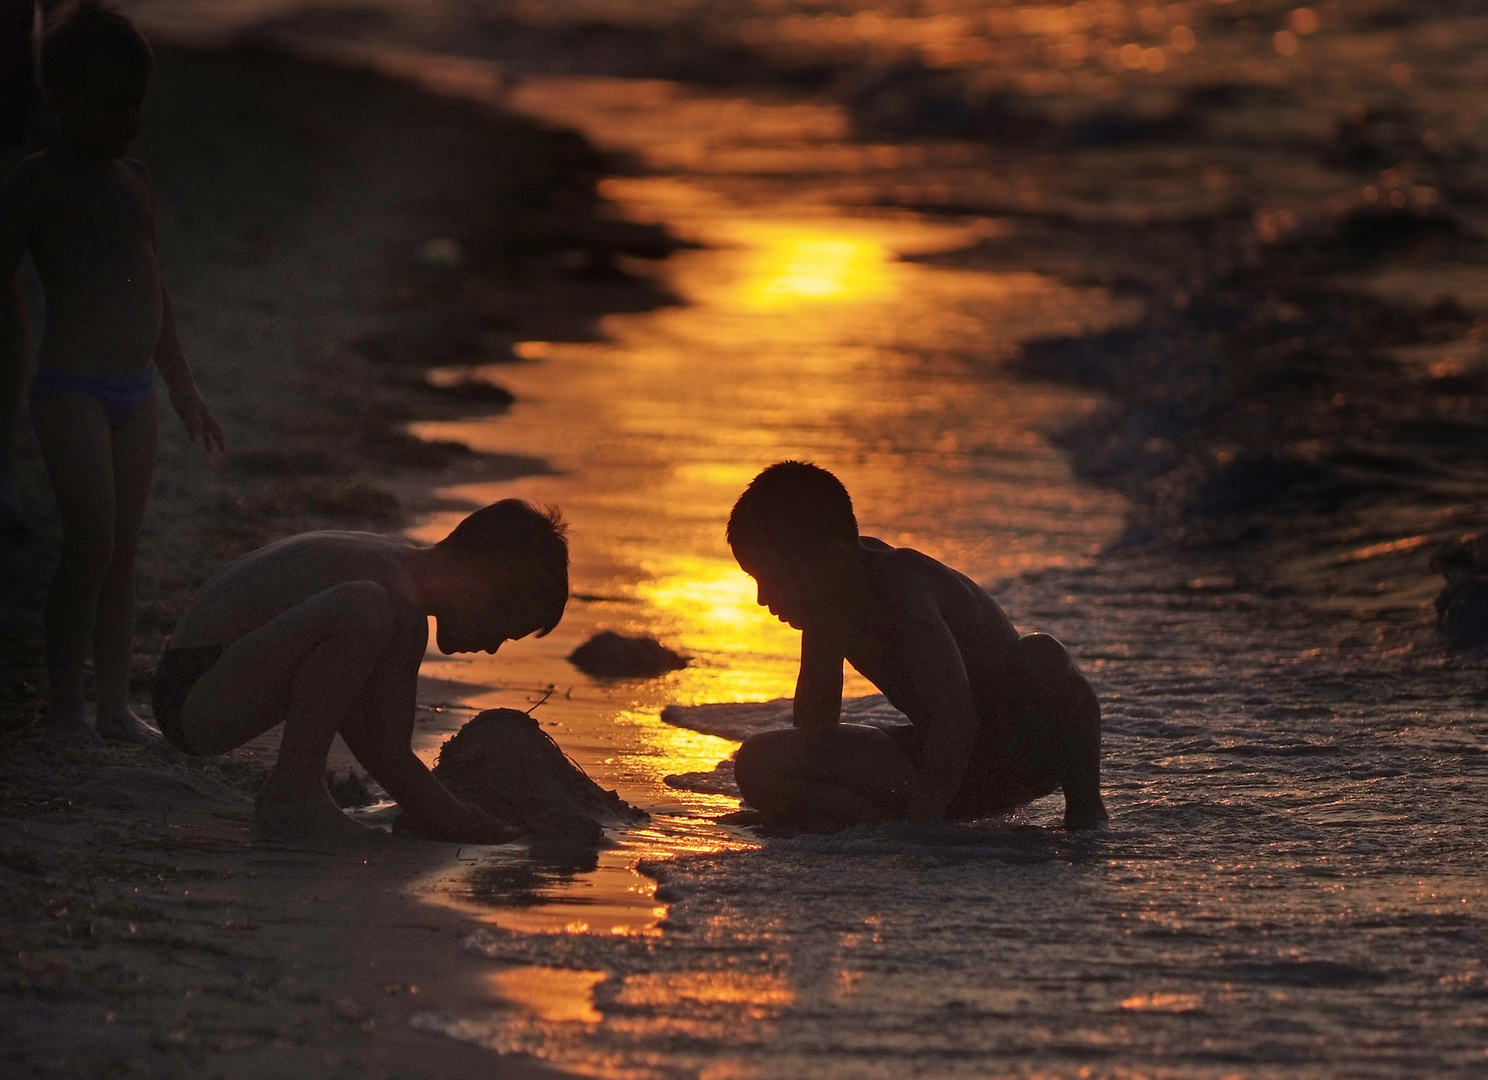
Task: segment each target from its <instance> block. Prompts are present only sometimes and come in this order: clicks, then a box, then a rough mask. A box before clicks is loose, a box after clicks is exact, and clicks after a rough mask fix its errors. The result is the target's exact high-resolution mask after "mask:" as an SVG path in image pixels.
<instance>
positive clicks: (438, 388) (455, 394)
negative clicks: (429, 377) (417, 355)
mask: <svg viewBox="0 0 1488 1080" xmlns="http://www.w3.org/2000/svg"><path fill="white" fill-rule="evenodd" d="M423 387H424V388H425V389H426V390H429V391H431V392H433V393H435V394H439V395H441V396H443V397H451V398H459V399H460V400H461V401H478V402H480V403H482V404H486V405H493V406H496V407H497V408H501V409H505V408H509V407H510V406H511V405H512V404H513V403H514V402H515V401H516V400H517V396H516V395H515V394H513V393H512V392H511V391H510V390H508V389H507V388H506V387H504V386H502V385H501V384H499V383H493V382H487V381H486V380H485V379H482V378H478V377H476V376H474V375H466V376H464V377H463V378H459V379H456V380H455V381H454V382H448V383H433V382H427V381H425V382H424V383H423Z"/></svg>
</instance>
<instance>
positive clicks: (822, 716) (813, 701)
mask: <svg viewBox="0 0 1488 1080" xmlns="http://www.w3.org/2000/svg"><path fill="white" fill-rule="evenodd" d="M843 655H844V649H843V648H842V646H841V644H840V643H838V642H837V641H836V640H834V638H833V635H832V634H831V633H830V632H828V631H826V630H816V629H808V630H804V631H802V632H801V670H800V671H799V672H798V673H797V675H796V697H795V701H794V703H793V704H792V708H791V724H792V725H793V726H795V727H798V728H804V729H805V730H807V731H824V730H826V729H827V728H830V727H831V726H832V725H834V724H836V723H837V721H838V720H839V719H840V718H841V716H842V662H843Z"/></svg>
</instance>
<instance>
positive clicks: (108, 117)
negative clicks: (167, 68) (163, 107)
mask: <svg viewBox="0 0 1488 1080" xmlns="http://www.w3.org/2000/svg"><path fill="white" fill-rule="evenodd" d="M149 85H150V80H149V77H148V76H141V75H140V74H139V73H138V72H135V71H131V70H130V69H129V68H128V67H126V66H125V65H123V64H118V63H111V62H107V61H106V62H104V63H101V64H99V65H98V66H97V67H95V68H94V69H93V70H92V71H90V72H89V73H88V75H87V76H86V77H85V78H84V79H83V81H82V82H81V83H80V84H79V85H78V86H77V87H75V88H74V89H73V90H72V91H71V92H70V93H67V94H58V95H56V96H54V97H53V99H52V104H53V105H54V106H55V107H56V109H57V114H58V116H59V117H60V118H61V121H62V130H63V131H64V132H65V133H66V135H67V137H68V138H69V139H70V140H71V141H72V142H73V143H74V144H76V145H78V146H81V147H83V148H84V149H87V150H89V151H91V152H93V153H95V154H97V155H99V156H100V157H105V158H121V157H123V156H124V155H125V154H126V153H127V152H128V151H129V144H130V143H132V142H133V141H134V137H135V136H136V135H138V134H139V129H140V121H141V119H142V117H143V115H144V105H145V91H146V90H147V89H149Z"/></svg>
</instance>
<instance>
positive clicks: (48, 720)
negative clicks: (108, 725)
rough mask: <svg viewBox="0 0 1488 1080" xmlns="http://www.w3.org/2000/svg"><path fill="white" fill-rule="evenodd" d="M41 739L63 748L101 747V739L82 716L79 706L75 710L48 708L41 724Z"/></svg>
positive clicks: (81, 708) (81, 709) (80, 706)
mask: <svg viewBox="0 0 1488 1080" xmlns="http://www.w3.org/2000/svg"><path fill="white" fill-rule="evenodd" d="M41 737H42V738H43V739H45V740H46V741H47V742H51V743H59V744H61V745H64V746H102V745H103V739H102V738H100V737H99V734H98V732H97V731H95V730H93V725H92V724H90V723H88V718H87V717H86V716H84V715H83V707H82V705H81V704H79V705H78V707H77V708H76V709H58V708H57V707H55V706H49V707H48V708H47V711H46V717H45V719H43V720H42V722H41Z"/></svg>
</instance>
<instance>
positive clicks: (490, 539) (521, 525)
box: [431, 499, 568, 653]
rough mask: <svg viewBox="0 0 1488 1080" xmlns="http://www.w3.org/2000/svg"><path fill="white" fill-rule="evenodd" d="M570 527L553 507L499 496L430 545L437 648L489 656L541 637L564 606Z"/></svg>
mask: <svg viewBox="0 0 1488 1080" xmlns="http://www.w3.org/2000/svg"><path fill="white" fill-rule="evenodd" d="M567 535H568V526H567V525H566V524H565V523H564V521H563V516H562V515H561V514H559V512H558V511H557V510H556V509H555V508H552V507H548V508H546V509H538V508H537V507H535V506H532V505H531V504H530V503H526V502H523V501H522V500H521V499H503V500H502V501H501V502H498V503H492V504H491V505H490V506H487V507H485V508H484V509H481V510H477V511H476V512H475V513H473V514H471V515H470V516H469V517H467V518H466V519H465V520H464V521H462V522H460V524H458V525H456V526H455V528H454V530H453V531H451V532H450V534H449V535H448V536H446V537H445V538H444V539H443V540H441V541H439V543H437V544H435V545H434V548H433V550H434V552H435V553H436V558H437V561H438V566H439V567H440V573H439V575H438V581H437V582H436V586H435V589H434V593H435V599H436V609H435V610H434V611H432V612H431V614H432V615H434V617H435V618H436V619H437V620H438V622H439V647H440V648H441V649H442V650H443V651H445V652H447V653H448V652H472V651H475V650H478V649H485V650H487V651H491V652H494V651H495V648H496V646H498V645H500V644H501V642H502V641H514V640H516V639H517V638H522V637H526V636H527V635H528V634H536V635H537V636H538V637H545V636H546V635H547V634H548V632H549V631H551V630H552V629H553V627H555V626H557V625H558V622H559V620H561V619H562V618H563V609H564V607H566V606H567V604H568V539H567Z"/></svg>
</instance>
